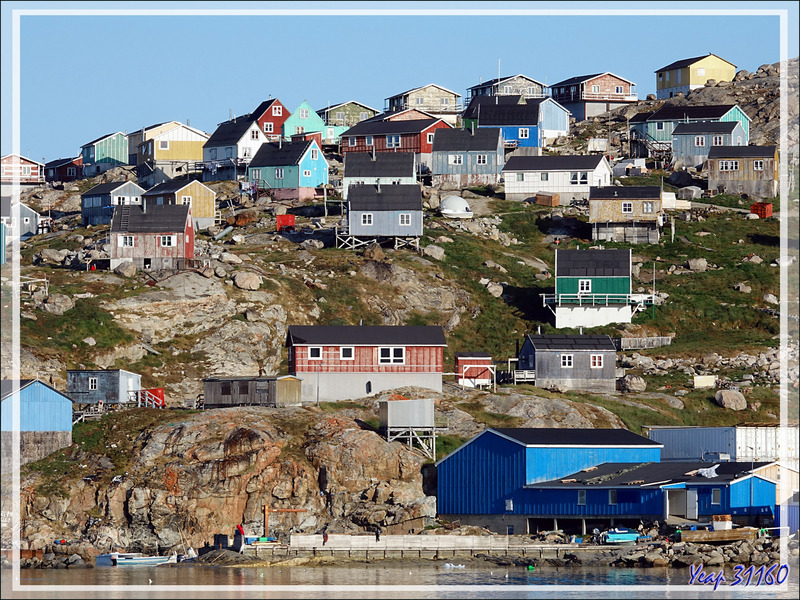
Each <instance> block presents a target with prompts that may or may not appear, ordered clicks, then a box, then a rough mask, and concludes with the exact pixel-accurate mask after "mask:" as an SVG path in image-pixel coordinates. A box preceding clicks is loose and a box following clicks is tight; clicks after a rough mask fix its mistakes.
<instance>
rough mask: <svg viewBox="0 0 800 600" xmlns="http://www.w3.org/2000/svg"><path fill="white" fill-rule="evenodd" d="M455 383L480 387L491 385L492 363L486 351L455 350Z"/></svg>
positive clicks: (493, 370)
mask: <svg viewBox="0 0 800 600" xmlns="http://www.w3.org/2000/svg"><path fill="white" fill-rule="evenodd" d="M455 372H456V383H458V385H462V386H464V387H472V388H476V387H481V386H489V385H492V381H493V380H494V372H495V369H494V364H493V363H492V355H491V354H489V353H488V352H456V353H455Z"/></svg>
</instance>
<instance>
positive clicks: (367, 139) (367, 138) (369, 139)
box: [364, 135, 373, 146]
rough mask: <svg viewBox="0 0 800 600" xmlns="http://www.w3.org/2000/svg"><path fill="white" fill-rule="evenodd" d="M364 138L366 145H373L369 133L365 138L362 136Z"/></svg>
mask: <svg viewBox="0 0 800 600" xmlns="http://www.w3.org/2000/svg"><path fill="white" fill-rule="evenodd" d="M364 139H365V140H366V142H367V146H372V145H373V143H372V136H371V135H368V136H367V137H366V138H364Z"/></svg>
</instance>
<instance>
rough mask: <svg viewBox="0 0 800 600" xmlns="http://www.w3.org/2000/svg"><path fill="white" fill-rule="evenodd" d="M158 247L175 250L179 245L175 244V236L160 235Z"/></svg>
mask: <svg viewBox="0 0 800 600" xmlns="http://www.w3.org/2000/svg"><path fill="white" fill-rule="evenodd" d="M158 245H159V246H161V247H162V248H174V247H175V246H176V245H177V244H176V243H175V236H174V235H160V236H158Z"/></svg>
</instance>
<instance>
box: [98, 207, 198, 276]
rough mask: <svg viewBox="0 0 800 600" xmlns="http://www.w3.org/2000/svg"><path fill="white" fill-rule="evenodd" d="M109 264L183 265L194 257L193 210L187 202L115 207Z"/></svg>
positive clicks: (148, 268) (163, 267) (113, 266)
mask: <svg viewBox="0 0 800 600" xmlns="http://www.w3.org/2000/svg"><path fill="white" fill-rule="evenodd" d="M109 243H110V244H111V252H110V255H111V263H110V268H111V269H112V270H113V269H116V268H117V267H118V266H119V265H120V264H121V263H123V262H126V261H128V262H132V263H133V264H134V265H136V267H137V268H138V269H144V270H151V269H152V270H160V269H180V268H183V267H184V266H185V265H186V261H187V260H192V259H194V227H193V225H192V210H191V207H190V206H189V205H185V204H162V205H150V204H148V203H147V202H146V201H145V202H143V203H142V204H141V205H124V206H116V207H114V217H113V218H112V220H111V233H110V235H109Z"/></svg>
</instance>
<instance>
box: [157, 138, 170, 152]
mask: <svg viewBox="0 0 800 600" xmlns="http://www.w3.org/2000/svg"><path fill="white" fill-rule="evenodd" d="M158 149H159V150H169V140H159V141H158Z"/></svg>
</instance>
